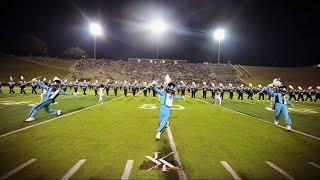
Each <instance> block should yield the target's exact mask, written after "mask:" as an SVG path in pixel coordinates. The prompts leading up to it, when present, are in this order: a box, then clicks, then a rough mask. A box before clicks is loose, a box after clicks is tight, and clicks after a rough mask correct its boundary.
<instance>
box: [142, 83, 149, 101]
mask: <svg viewBox="0 0 320 180" xmlns="http://www.w3.org/2000/svg"><path fill="white" fill-rule="evenodd" d="M146 87H147V82H143V86H142V89H143V95H144V97H147V93H148V89H147V88H146Z"/></svg>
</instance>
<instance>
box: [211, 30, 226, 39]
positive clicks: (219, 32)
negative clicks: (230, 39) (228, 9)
mask: <svg viewBox="0 0 320 180" xmlns="http://www.w3.org/2000/svg"><path fill="white" fill-rule="evenodd" d="M224 36H225V32H224V30H223V29H217V30H215V31H214V33H213V37H214V39H216V40H218V41H220V40H222V39H224Z"/></svg>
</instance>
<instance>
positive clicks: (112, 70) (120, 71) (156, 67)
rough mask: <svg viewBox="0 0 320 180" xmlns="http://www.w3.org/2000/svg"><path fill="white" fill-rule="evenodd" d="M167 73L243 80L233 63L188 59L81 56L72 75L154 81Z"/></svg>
mask: <svg viewBox="0 0 320 180" xmlns="http://www.w3.org/2000/svg"><path fill="white" fill-rule="evenodd" d="M166 74H170V76H171V77H172V78H173V79H174V81H184V82H188V83H190V82H192V81H194V82H196V83H199V84H200V83H202V82H203V81H207V82H212V83H232V84H239V83H242V82H241V80H240V78H239V76H240V74H239V72H237V71H236V70H235V68H234V67H233V66H232V65H231V64H210V63H209V64H208V63H186V64H169V63H167V64H159V63H158V64H154V63H138V64H132V63H128V62H127V61H121V60H85V59H83V60H79V61H78V62H77V64H76V65H75V66H73V69H72V77H73V78H78V79H87V80H93V79H98V80H100V81H105V80H106V79H111V80H127V81H134V80H139V81H152V80H155V79H163V77H164V76H165V75H166Z"/></svg>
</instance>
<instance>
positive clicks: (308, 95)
mask: <svg viewBox="0 0 320 180" xmlns="http://www.w3.org/2000/svg"><path fill="white" fill-rule="evenodd" d="M312 93H313V89H312V87H311V86H309V87H308V90H307V92H306V94H307V97H306V99H305V101H307V100H308V99H310V101H311V102H313V100H312Z"/></svg>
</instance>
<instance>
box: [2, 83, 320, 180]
mask: <svg viewBox="0 0 320 180" xmlns="http://www.w3.org/2000/svg"><path fill="white" fill-rule="evenodd" d="M3 91H7V90H6V88H3ZM110 92H111V93H113V91H110ZM88 94H89V95H88V96H82V95H78V96H73V95H70V96H59V98H58V99H57V103H56V104H54V105H52V108H54V109H62V110H63V115H62V116H60V117H55V116H52V115H48V114H46V113H45V112H43V110H41V112H39V114H38V116H37V117H36V121H35V122H32V123H26V122H23V120H24V119H26V116H27V114H28V112H29V111H30V109H31V105H32V104H34V103H37V102H39V101H40V98H39V96H31V95H27V96H19V95H14V96H8V95H2V96H1V97H0V113H1V120H0V134H1V137H0V162H1V165H0V179H6V178H9V179H62V178H64V179H69V178H70V179H121V178H124V179H126V178H129V179H179V175H178V173H177V172H175V171H174V172H163V171H162V170H161V168H158V169H155V170H150V171H148V170H147V169H146V168H144V167H143V164H144V163H146V162H148V159H147V158H146V156H153V154H154V152H161V154H160V156H165V155H168V154H169V153H170V152H172V151H174V150H172V149H171V146H170V143H171V144H172V143H175V145H176V148H177V152H178V155H179V157H180V160H181V165H182V171H183V172H184V173H185V175H186V178H188V179H239V178H241V179H319V177H320V169H319V168H320V166H319V164H320V156H319V152H320V141H319V137H320V132H319V131H320V122H319V119H320V115H319V112H320V106H319V103H318V104H312V103H305V104H302V103H301V104H299V103H297V104H296V106H295V108H293V109H292V110H291V117H292V121H293V129H295V130H297V131H299V132H295V131H293V132H287V131H286V130H284V129H282V128H279V127H277V126H275V125H273V124H272V122H273V120H274V112H272V111H269V110H267V109H266V107H268V106H269V101H263V102H262V101H260V102H258V101H257V100H255V101H247V100H244V101H243V102H241V101H238V100H233V101H229V100H224V101H223V102H222V107H218V106H215V105H214V104H213V103H212V102H211V100H208V99H207V100H202V99H200V98H197V99H191V98H189V95H188V97H187V98H186V99H185V100H177V101H175V102H174V104H175V106H174V109H173V111H172V114H171V117H170V122H171V123H170V129H171V131H172V136H173V140H174V141H172V139H171V140H169V138H168V135H167V131H165V133H163V134H162V137H161V140H160V141H155V140H154V139H155V133H156V128H157V125H158V124H157V123H158V111H159V99H158V98H152V97H151V95H150V94H149V96H148V97H147V98H144V97H143V95H142V93H141V94H140V95H139V96H137V97H132V95H131V94H129V96H128V97H124V96H123V93H122V92H120V94H119V96H118V97H114V96H110V97H108V98H105V102H103V103H101V104H98V103H97V102H98V98H97V97H94V96H93V92H92V91H89V93H88ZM200 95H201V93H198V96H199V97H200ZM226 97H227V96H226ZM267 122H271V123H267ZM281 125H284V124H283V120H281ZM300 132H301V133H300ZM302 133H305V134H307V135H310V136H312V137H308V136H306V135H303V134H302ZM172 158H173V157H172V156H169V157H168V159H169V160H170V159H171V160H173V159H172ZM182 171H179V172H182Z"/></svg>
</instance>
